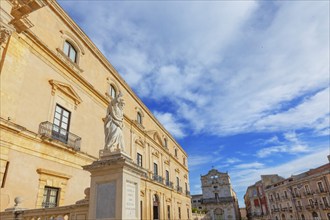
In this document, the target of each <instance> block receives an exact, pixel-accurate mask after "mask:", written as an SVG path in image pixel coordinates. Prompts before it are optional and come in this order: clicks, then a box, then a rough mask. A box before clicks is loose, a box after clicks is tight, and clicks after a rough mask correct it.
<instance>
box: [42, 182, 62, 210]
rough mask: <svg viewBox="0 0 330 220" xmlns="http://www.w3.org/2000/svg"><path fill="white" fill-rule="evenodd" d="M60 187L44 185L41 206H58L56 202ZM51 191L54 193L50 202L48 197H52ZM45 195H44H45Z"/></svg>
mask: <svg viewBox="0 0 330 220" xmlns="http://www.w3.org/2000/svg"><path fill="white" fill-rule="evenodd" d="M60 190H61V189H60V188H57V187H51V186H45V187H44V193H43V201H42V204H41V206H42V207H43V208H53V207H58V202H59V198H60ZM52 192H56V194H55V202H54V203H51V202H50V199H51V198H52V197H54V195H51V193H52ZM45 196H46V197H45Z"/></svg>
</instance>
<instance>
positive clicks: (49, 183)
mask: <svg viewBox="0 0 330 220" xmlns="http://www.w3.org/2000/svg"><path fill="white" fill-rule="evenodd" d="M0 10H1V11H0V17H1V20H0V22H1V29H0V43H1V46H0V48H1V52H0V55H1V56H0V57H1V61H0V72H1V86H0V88H1V115H0V117H1V118H0V128H1V135H0V147H1V154H0V163H1V164H0V165H1V166H0V167H1V169H0V174H1V175H0V184H1V201H0V211H2V210H4V209H6V208H8V207H12V206H13V200H14V198H15V197H16V196H21V197H22V198H23V203H22V206H24V208H29V209H33V208H43V207H44V208H47V207H54V206H63V205H70V204H73V203H75V202H76V201H78V200H80V199H82V198H84V190H85V188H87V187H89V185H90V176H89V175H90V174H89V172H87V171H85V170H83V169H82V166H85V165H88V164H91V163H92V162H93V161H95V160H97V158H98V157H99V150H101V149H103V148H104V128H103V125H104V122H103V120H104V117H105V115H106V109H107V106H108V103H109V101H111V100H112V99H113V97H115V95H117V94H118V93H119V92H121V93H122V94H123V96H124V99H125V101H126V106H125V111H124V128H123V133H124V138H125V149H124V150H125V152H126V153H127V154H128V155H129V156H130V157H131V158H132V159H133V160H134V161H136V163H137V164H138V165H139V166H140V167H142V168H143V169H144V171H145V173H146V175H145V176H144V177H142V178H141V183H140V185H141V188H140V189H141V190H140V192H139V198H140V202H139V204H138V205H139V208H140V209H141V218H143V219H180V218H182V219H189V217H190V213H191V202H190V195H189V176H188V166H187V159H188V158H187V154H186V152H185V151H184V150H183V149H182V147H181V146H180V145H179V144H178V143H177V142H176V141H175V139H174V138H173V137H172V135H171V134H170V133H169V132H168V131H167V130H166V129H165V128H164V127H163V125H162V124H161V123H160V122H159V121H158V120H157V119H156V118H155V117H154V116H153V114H152V113H151V111H150V110H149V109H148V108H147V107H146V106H145V105H144V103H143V102H142V101H141V100H140V99H139V97H138V96H137V95H136V94H135V93H134V92H133V90H132V89H131V88H130V87H129V85H127V84H126V82H125V81H124V80H123V79H122V77H121V76H120V75H119V73H118V72H117V71H116V70H115V69H114V67H113V66H112V65H111V63H110V62H109V61H108V60H107V59H106V58H105V57H104V55H103V54H102V53H101V52H100V51H99V49H98V48H97V47H96V46H95V44H94V43H93V42H92V41H91V40H90V39H89V38H88V36H86V34H85V33H84V32H83V30H81V29H80V28H79V27H78V25H77V24H76V23H75V22H74V21H73V20H72V19H71V18H70V17H69V15H68V14H66V12H65V11H64V10H63V9H62V8H61V6H60V5H59V4H58V3H57V2H56V1H52V0H48V1H46V0H30V1H25V0H2V1H1V7H0Z"/></svg>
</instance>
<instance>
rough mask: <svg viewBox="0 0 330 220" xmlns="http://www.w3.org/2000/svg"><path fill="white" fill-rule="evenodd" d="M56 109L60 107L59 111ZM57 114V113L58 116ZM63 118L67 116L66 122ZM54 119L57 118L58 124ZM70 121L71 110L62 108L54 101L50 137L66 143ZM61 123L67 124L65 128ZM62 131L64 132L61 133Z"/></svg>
mask: <svg viewBox="0 0 330 220" xmlns="http://www.w3.org/2000/svg"><path fill="white" fill-rule="evenodd" d="M57 109H60V112H58V111H57ZM65 113H67V115H68V116H65ZM57 115H59V116H60V118H58V117H57ZM64 118H67V121H66V122H65V121H64V120H63V119H64ZM55 120H58V124H56V123H57V122H56V121H55ZM70 123H71V112H70V111H69V110H67V109H66V108H64V107H63V106H61V105H59V104H57V103H56V105H55V110H54V117H53V125H52V137H53V138H54V139H56V140H59V141H62V142H64V143H67V141H68V139H69V132H70ZM63 124H66V125H67V126H66V128H65V127H63V126H62V125H63ZM62 132H64V133H65V134H62Z"/></svg>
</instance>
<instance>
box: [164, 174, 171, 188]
mask: <svg viewBox="0 0 330 220" xmlns="http://www.w3.org/2000/svg"><path fill="white" fill-rule="evenodd" d="M165 178H166V179H165V181H166V186H169V185H170V173H169V172H168V170H166V171H165Z"/></svg>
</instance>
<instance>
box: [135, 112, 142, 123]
mask: <svg viewBox="0 0 330 220" xmlns="http://www.w3.org/2000/svg"><path fill="white" fill-rule="evenodd" d="M136 121H137V123H138V124H140V125H142V115H141V113H140V112H138V113H137V114H136Z"/></svg>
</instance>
